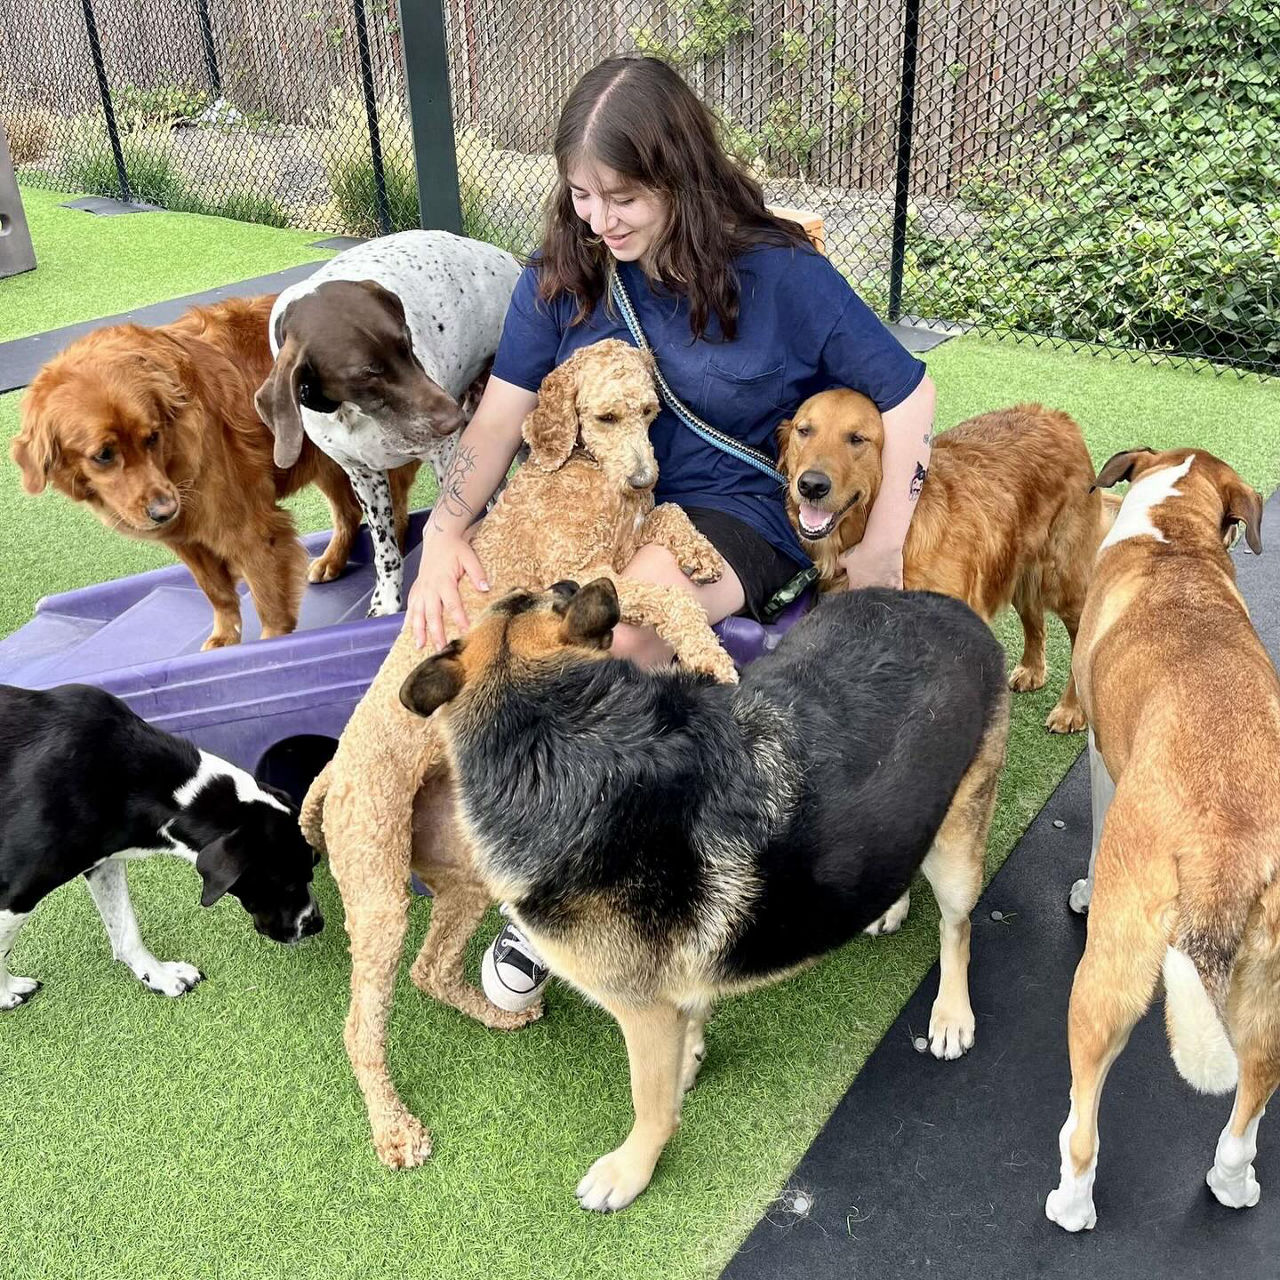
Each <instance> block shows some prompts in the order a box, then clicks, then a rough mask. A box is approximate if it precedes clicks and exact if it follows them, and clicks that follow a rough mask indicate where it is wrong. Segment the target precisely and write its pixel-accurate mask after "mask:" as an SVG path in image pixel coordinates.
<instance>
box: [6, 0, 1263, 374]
mask: <svg viewBox="0 0 1280 1280" xmlns="http://www.w3.org/2000/svg"><path fill="white" fill-rule="evenodd" d="M437 2H438V0H404V3H405V4H406V5H408V4H422V3H427V4H434V3H437ZM442 3H443V19H444V30H445V39H446V44H447V51H446V52H447V61H448V67H449V92H450V96H451V99H452V110H453V126H454V142H455V149H456V155H457V176H458V187H459V197H460V202H461V207H462V213H463V226H464V229H465V230H466V231H467V233H469V234H471V235H474V236H478V237H481V238H483V239H487V240H492V241H495V242H497V243H499V244H502V245H504V246H506V247H508V248H511V249H514V250H517V251H528V250H529V249H531V248H532V247H533V246H534V245H535V244H536V242H537V239H538V234H539V224H540V219H541V206H542V201H543V198H544V197H545V195H546V193H547V191H548V189H549V187H550V185H551V178H552V174H553V162H552V160H551V158H550V155H549V147H550V139H551V135H552V132H553V130H554V126H555V121H556V117H557V114H558V112H559V108H560V105H561V103H562V102H563V101H564V98H565V96H566V95H567V93H568V91H569V89H570V87H571V86H572V84H573V83H574V81H575V79H576V78H577V76H578V75H580V74H581V73H582V72H583V71H584V70H586V69H587V68H588V67H589V66H591V65H592V64H593V63H595V62H596V61H598V60H599V59H600V58H602V57H605V56H607V55H610V54H614V53H620V52H646V53H651V54H654V55H656V56H659V57H662V58H665V59H667V60H669V61H671V62H673V63H674V64H675V65H677V66H678V67H679V69H680V70H681V71H682V72H683V74H684V75H685V76H686V78H687V79H688V80H689V81H690V82H691V83H692V84H693V85H694V86H695V87H696V89H697V90H698V91H699V92H700V93H701V94H702V96H703V97H704V98H705V99H706V100H707V101H708V102H709V103H710V104H711V106H712V107H713V108H714V109H715V110H716V112H717V113H718V114H719V116H720V118H721V120H722V121H723V126H724V133H725V138H726V142H727V144H728V145H729V147H730V148H731V150H732V151H733V153H734V154H735V155H736V156H737V157H738V159H739V160H740V162H741V163H742V164H743V165H745V166H747V167H748V168H749V169H751V170H752V171H753V172H754V173H755V174H756V175H757V177H758V178H759V180H760V182H761V183H762V184H763V186H764V189H765V192H766V195H767V198H768V199H769V200H770V202H771V203H773V204H774V205H777V206H784V207H789V208H795V209H800V210H804V211H806V212H810V213H816V214H818V215H821V217H822V219H823V223H824V229H825V247H826V251H827V252H828V254H829V255H830V256H831V258H832V259H833V260H834V261H835V262H836V263H837V265H838V266H839V267H840V268H841V270H843V271H844V272H845V273H846V274H847V275H848V277H849V278H850V279H851V280H852V281H853V283H854V284H855V286H856V287H857V288H858V289H859V290H860V292H862V294H863V295H864V296H865V297H866V298H867V300H868V301H869V302H870V303H871V304H872V305H873V306H875V307H876V308H877V309H878V310H880V312H881V313H882V314H886V315H890V316H891V317H892V318H899V317H901V318H905V319H908V320H915V321H918V322H925V323H928V324H932V325H953V326H954V325H958V326H963V327H972V328H977V329H979V330H982V331H988V332H998V333H1005V332H1015V333H1020V334H1028V335H1032V336H1034V337H1036V338H1039V339H1045V340H1049V341H1054V342H1071V343H1084V344H1097V345H1100V346H1103V347H1105V348H1110V349H1115V350H1125V351H1130V352H1139V353H1145V354H1147V355H1149V356H1151V357H1154V358H1164V357H1167V356H1172V355H1177V356H1187V357H1196V358H1205V359H1208V360H1211V361H1214V362H1216V363H1219V364H1222V365H1231V366H1234V367H1236V368H1238V369H1253V370H1258V371H1268V370H1274V369H1276V368H1277V366H1278V365H1280V0H1162V2H1161V3H1148V2H1147V0H1116V2H1114V3H1105V2H1103V0H863V2H861V3H858V4H853V3H849V2H848V0H665V2H660V0H659V2H654V0H610V2H609V3H604V4H599V5H594V6H586V5H581V4H579V3H577V2H576V0H442ZM95 29H96V43H97V44H98V46H99V47H100V51H101V59H100V65H101V75H99V73H98V69H97V64H96V63H95V54H94V44H95V40H94V38H93V32H94V30H95ZM913 34H914V38H909V37H911V36H912V35H913ZM104 98H105V100H106V101H107V102H109V104H110V107H111V116H112V117H113V118H114V133H115V135H116V137H117V138H118V148H116V147H114V146H113V144H112V141H111V132H112V131H111V130H110V129H109V128H108V112H107V110H106V109H105V107H104ZM407 102H408V95H407V94H406V90H405V69H404V51H403V46H402V39H401V31H400V26H399V12H398V10H397V8H396V5H395V3H394V0H391V2H390V3H388V2H386V0H378V2H376V3H375V2H374V0H0V120H3V122H4V125H5V127H6V129H7V131H8V134H9V140H10V146H11V148H12V150H13V152H14V158H15V162H16V164H17V166H18V170H19V176H20V178H21V179H22V180H23V181H24V182H27V183H31V184H40V185H46V186H50V187H54V188H57V189H65V190H70V191H76V192H96V193H100V194H111V195H120V194H121V192H122V185H121V177H122V171H123V177H124V180H125V181H126V182H127V188H128V192H129V194H130V196H131V197H132V198H133V199H135V200H141V201H146V202H150V203H154V204H157V205H161V206H163V207H165V208H169V209H179V210H189V211H197V212H203V213H214V214H221V215H223V216H227V217H233V218H240V219H246V220H250V221H259V222H268V223H273V224H276V225H281V226H285V225H287V226H297V227H305V228H308V229H311V230H316V231H327V232H340V233H346V234H351V235H376V234H378V233H379V232H380V231H386V230H397V229H401V228H404V227H409V226H416V225H417V223H418V198H417V177H416V174H415V171H414V148H413V143H412V132H411V126H410V120H409V114H408V109H407V105H406V104H407ZM420 127H424V128H427V127H436V126H435V125H434V124H430V123H428V122H423V123H421V125H420ZM428 180H429V181H433V182H434V181H447V182H451V181H452V175H446V174H441V175H435V174H432V175H428Z"/></svg>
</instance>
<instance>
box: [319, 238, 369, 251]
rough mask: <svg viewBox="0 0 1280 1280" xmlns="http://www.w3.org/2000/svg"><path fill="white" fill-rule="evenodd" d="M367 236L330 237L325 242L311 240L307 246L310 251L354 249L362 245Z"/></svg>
mask: <svg viewBox="0 0 1280 1280" xmlns="http://www.w3.org/2000/svg"><path fill="white" fill-rule="evenodd" d="M368 238H369V237H368V236H330V237H329V238H328V239H327V240H312V241H311V242H310V244H309V245H308V246H307V247H308V248H310V249H354V248H355V246H356V245H358V244H364V243H365V241H366V240H368Z"/></svg>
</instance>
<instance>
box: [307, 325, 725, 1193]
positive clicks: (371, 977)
mask: <svg viewBox="0 0 1280 1280" xmlns="http://www.w3.org/2000/svg"><path fill="white" fill-rule="evenodd" d="M651 368H652V361H651V359H650V358H649V357H648V356H647V355H646V354H644V353H641V352H639V351H637V350H636V349H635V348H634V347H631V346H629V345H628V344H627V343H624V342H620V341H617V340H615V339H610V340H607V341H604V342H598V343H596V344H594V345H593V346H590V347H586V348H583V349H582V350H581V351H579V352H577V353H575V354H574V355H573V356H572V357H571V358H570V359H569V360H567V361H566V362H565V363H564V364H563V365H561V366H560V367H559V368H557V369H555V370H554V371H553V372H552V373H551V374H549V375H548V377H547V378H546V380H545V381H544V382H543V384H542V387H541V389H540V391H539V397H538V404H537V407H536V408H535V409H534V410H533V412H532V413H531V414H530V415H529V416H528V418H527V419H526V420H525V423H524V427H523V433H524V438H525V441H526V443H527V444H528V446H529V450H530V454H529V461H528V463H527V464H526V465H524V466H523V467H521V468H520V470H519V471H517V472H516V474H515V476H514V477H513V478H512V480H511V483H510V484H509V485H508V486H507V488H506V489H505V490H504V491H503V493H502V495H501V496H500V497H499V499H498V501H497V503H496V504H495V506H494V508H493V510H492V511H491V512H490V513H489V514H488V515H487V516H486V517H485V518H484V520H483V521H482V522H481V524H480V525H479V526H478V527H477V529H476V533H475V537H474V539H473V546H474V547H475V550H476V552H477V554H478V556H479V558H480V562H481V563H482V564H483V565H484V566H485V570H486V572H487V574H488V577H489V582H490V584H491V590H490V592H489V593H488V594H487V595H482V594H481V593H480V592H478V591H476V590H475V589H474V588H473V587H471V585H470V584H469V583H468V582H467V581H466V580H465V579H464V580H463V582H462V583H461V584H460V586H461V591H462V599H463V605H464V608H465V609H466V610H467V613H468V616H469V617H471V618H474V617H476V616H478V615H479V614H480V612H481V611H482V610H483V608H484V605H485V604H486V603H487V601H488V600H491V599H496V598H497V597H498V596H499V595H501V594H502V593H504V592H506V591H509V590H511V589H513V588H516V587H528V588H535V589H541V588H544V587H546V586H548V585H550V584H551V583H553V582H556V581H560V580H563V579H569V578H576V579H578V580H579V581H582V582H586V581H589V580H590V579H592V578H595V577H597V576H600V575H602V574H603V575H604V576H607V577H610V578H611V579H612V580H613V581H614V583H615V584H616V586H617V588H618V593H619V596H620V599H621V606H622V613H623V617H624V618H626V619H627V620H628V621H630V622H634V623H637V624H648V625H652V626H654V627H655V628H656V629H657V631H658V633H659V634H660V635H661V636H662V637H663V638H664V639H665V640H667V641H668V643H670V644H671V645H672V647H673V648H674V649H675V651H676V653H677V655H678V657H679V659H680V660H681V661H682V662H684V663H686V664H688V665H690V666H692V667H694V668H696V669H699V670H702V671H705V672H708V673H710V674H712V675H714V676H715V677H717V678H718V679H721V680H725V681H733V680H736V678H737V676H736V673H735V671H734V668H733V664H732V662H731V660H730V659H729V656H728V655H727V654H726V653H725V651H724V650H723V649H722V648H721V647H720V645H719V643H718V641H717V640H716V637H715V634H714V632H712V630H711V629H710V627H709V626H708V624H707V618H706V614H705V613H704V612H703V610H702V608H701V607H700V606H699V605H698V604H697V602H696V601H695V600H694V599H693V597H692V596H691V595H689V594H688V593H687V592H684V591H682V590H680V589H678V588H675V587H663V586H651V585H649V584H646V583H639V582H634V581H632V580H630V579H627V578H622V577H620V576H619V571H620V570H621V569H622V568H623V567H624V566H625V565H626V564H627V563H628V561H629V560H630V559H631V558H632V556H633V555H634V554H635V552H636V551H637V550H638V549H639V548H640V547H641V546H643V545H645V544H647V543H657V544H660V545H662V546H664V547H666V548H667V549H668V550H670V551H671V553H672V554H673V555H674V556H675V558H676V560H677V562H678V563H679V564H680V566H681V568H682V569H683V570H684V571H685V573H687V574H688V575H689V576H690V577H691V578H693V579H694V580H695V581H700V582H713V581H715V580H716V579H717V578H718V577H719V575H720V573H721V572H722V570H723V562H722V561H721V560H720V557H719V555H718V553H717V552H716V550H715V548H714V547H712V546H711V544H710V543H709V542H707V541H706V539H705V538H703V537H702V535H701V534H699V533H698V532H697V531H696V530H695V529H694V528H693V526H692V525H691V524H690V523H689V520H688V518H687V517H686V516H685V514H684V512H683V511H681V510H680V509H679V508H678V507H674V506H670V505H663V506H660V507H656V508H655V507H654V505H653V486H654V484H655V482H656V480H657V474H658V472H657V463H656V460H655V458H654V454H653V449H652V446H651V445H650V443H649V424H650V423H651V422H652V421H653V418H654V416H655V415H656V413H657V411H658V400H657V395H656V393H655V390H654V385H653V379H652V376H651V373H650V370H651ZM450 638H452V636H451V637H450ZM423 656H424V654H423V652H422V651H421V650H419V649H417V648H415V646H414V641H413V635H412V632H411V630H410V629H408V628H406V629H405V630H404V631H402V632H401V634H400V636H399V638H398V639H397V640H396V642H395V644H394V645H393V646H392V649H391V651H390V653H389V654H388V655H387V658H386V661H385V662H384V663H383V664H382V668H381V670H380V671H379V672H378V674H377V676H376V677H375V678H374V681H373V683H372V685H371V686H370V687H369V691H368V692H367V693H366V694H365V696H364V698H363V700H362V701H361V702H360V704H359V705H358V706H357V707H356V709H355V712H354V713H353V715H352V717H351V720H350V722H349V724H348V725H347V728H346V730H345V731H344V733H343V735H342V738H341V740H340V742H339V743H338V750H337V753H336V754H335V755H334V758H333V760H332V761H331V762H330V763H329V765H328V766H327V767H326V769H325V770H324V771H323V772H322V773H321V774H320V776H319V777H318V778H317V779H316V781H315V783H314V784H313V785H312V787H311V790H310V792H309V793H308V795H307V798H306V800H305V802H304V804H303V809H302V828H303V831H304V832H305V833H306V835H307V838H308V839H309V840H310V841H311V842H312V844H313V845H315V846H316V847H317V848H319V849H322V850H327V852H328V856H329V862H330V866H331V867H332V870H333V874H334V878H335V880H336V881H337V883H338V888H339V890H340V891H341V894H342V901H343V905H344V907H345V910H346V928H347V934H348V936H349V938H350V942H351V1008H350V1012H349V1015H348V1017H347V1023H346V1032H345V1041H346V1047H347V1053H348V1055H349V1056H350V1059H351V1066H352V1069H353V1070H354V1072H355V1076H356V1079H357V1081H358V1082H359V1085H360V1089H361V1092H362V1093H363V1095H364V1099H365V1103H366V1105H367V1107H368V1111H369V1123H370V1126H371V1127H372V1130H373V1141H374V1146H375V1147H376V1149H377V1152H378V1156H379V1158H380V1159H381V1160H382V1161H383V1162H384V1163H385V1164H387V1165H390V1166H391V1167H392V1168H404V1167H408V1166H412V1165H417V1164H421V1163H422V1161H424V1160H425V1159H426V1158H427V1157H428V1156H429V1155H430V1152H431V1139H430V1135H429V1133H428V1131H427V1129H426V1128H425V1126H424V1125H423V1124H422V1123H421V1121H419V1120H418V1119H417V1117H416V1116H414V1115H413V1114H412V1113H411V1112H410V1111H409V1110H408V1108H407V1107H406V1106H405V1104H404V1102H403V1101H402V1100H401V1099H400V1097H399V1095H398V1094H397V1092H396V1089H395V1085H394V1084H393V1083H392V1081H391V1078H390V1075H389V1074H388V1071H387V1057H386V1037H387V1018H388V1014H389V1011H390V1006H391V998H392V991H393V988H394V985H395V978H396V971H397V969H398V967H399V964H400V957H401V952H402V950H403V944H404V936H405V930H406V928H407V925H408V915H409V878H410V870H411V869H412V870H414V871H416V872H417V873H418V875H419V876H420V877H421V878H422V879H423V880H424V881H425V882H426V884H427V885H428V886H429V887H430V888H431V890H432V893H433V895H434V899H435V900H434V904H433V906H432V910H431V926H430V929H429V931H428V933H427V937H426V940H425V941H424V942H423V945H422V949H421V951H420V952H419V954H418V958H417V960H416V961H415V963H414V965H413V969H412V972H411V975H410V976H411V977H412V980H413V982H414V983H415V985H417V986H418V988H419V989H420V990H422V991H424V992H426V993H427V994H428V995H432V996H435V997H436V998H437V999H438V1000H441V1001H443V1002H444V1003H446V1004H450V1005H453V1006H454V1007H455V1008H457V1009H460V1010H461V1011H462V1012H464V1013H467V1014H469V1015H470V1016H471V1017H473V1018H476V1019H478V1020H479V1021H481V1022H483V1023H484V1024H485V1025H486V1026H489V1027H494V1028H502V1029H514V1028H516V1027H519V1026H522V1025H524V1024H525V1023H526V1022H529V1021H531V1020H532V1019H534V1018H536V1017H538V1016H539V1015H540V1014H541V1007H540V1006H535V1007H534V1008H533V1009H529V1010H526V1011H524V1012H522V1013H516V1014H512V1013H506V1012H504V1011H503V1010H500V1009H497V1008H495V1007H494V1006H493V1005H491V1004H490V1003H489V1002H488V1001H487V1000H486V999H485V998H484V996H483V995H482V994H481V993H480V992H479V991H478V990H477V989H476V988H474V987H473V986H471V985H470V984H469V983H468V982H467V981H466V980H465V978H464V976H463V956H464V950H465V947H466V944H467V941H468V939H469V938H470V937H471V934H472V933H473V932H474V930H475V928H476V926H477V925H478V924H479V922H480V919H481V917H482V916H483V915H484V913H485V911H486V910H487V908H488V906H489V904H490V901H491V898H490V896H489V893H488V891H487V890H486V889H485V888H484V886H483V885H482V884H481V882H480V880H479V879H478V877H477V876H476V874H475V871H474V869H473V867H472V863H471V856H470V851H469V849H468V847H467V845H466V843H465V841H464V840H463V839H462V838H461V835H460V831H459V828H458V826H457V824H456V823H455V820H454V801H453V790H452V782H451V779H450V778H449V776H448V772H447V767H446V765H445V762H444V757H443V752H442V747H441V743H440V739H439V736H438V734H437V731H436V729H435V726H434V725H433V724H432V723H431V722H430V721H427V722H425V723H424V722H423V721H422V720H421V719H419V718H418V717H417V716H415V715H413V714H412V713H411V712H409V711H407V710H406V709H405V708H404V707H403V706H402V705H401V702H400V686H401V685H402V684H403V683H404V680H405V677H406V676H407V675H408V674H409V672H410V671H412V670H413V669H414V668H415V667H416V666H417V665H418V664H419V663H420V662H421V661H422V658H423Z"/></svg>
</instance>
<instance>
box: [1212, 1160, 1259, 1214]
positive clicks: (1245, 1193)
mask: <svg viewBox="0 0 1280 1280" xmlns="http://www.w3.org/2000/svg"><path fill="white" fill-rule="evenodd" d="M1204 1180H1205V1182H1206V1183H1207V1184H1208V1186H1209V1190H1210V1191H1212V1192H1213V1198H1214V1199H1215V1200H1216V1201H1217V1202H1218V1203H1219V1204H1222V1205H1226V1207H1227V1208H1228V1209H1252V1208H1253V1206H1254V1205H1255V1204H1257V1203H1258V1200H1259V1199H1260V1198H1261V1196H1262V1188H1261V1187H1260V1186H1259V1185H1258V1179H1257V1178H1256V1177H1254V1173H1253V1165H1251V1164H1250V1165H1246V1166H1245V1168H1244V1170H1243V1171H1242V1172H1240V1173H1238V1174H1232V1173H1230V1172H1229V1171H1227V1170H1225V1169H1220V1168H1219V1167H1218V1166H1217V1165H1216V1164H1215V1165H1214V1166H1213V1168H1211V1169H1210V1170H1209V1172H1208V1173H1207V1174H1205V1179H1204Z"/></svg>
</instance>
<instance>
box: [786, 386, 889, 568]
mask: <svg viewBox="0 0 1280 1280" xmlns="http://www.w3.org/2000/svg"><path fill="white" fill-rule="evenodd" d="M883 445H884V423H883V422H882V420H881V418H880V412H879V410H878V409H877V408H876V407H875V405H874V404H872V402H871V401H870V400H868V399H867V397H866V396H864V395H860V394H859V393H858V392H856V391H849V390H847V389H844V388H839V389H837V390H834V391H823V392H821V393H820V394H818V395H816V396H811V397H810V398H809V399H808V400H806V401H805V402H804V404H802V405H801V406H800V408H799V409H798V410H797V412H796V415H795V417H794V418H791V419H789V420H787V421H786V422H783V423H781V424H779V426H778V460H779V462H780V464H781V470H782V472H783V474H784V475H785V476H786V477H787V514H788V515H789V516H790V517H791V523H792V524H793V525H794V526H795V529H796V532H797V533H798V534H799V535H800V537H801V539H802V540H803V541H804V542H805V543H806V544H813V543H820V542H822V541H823V540H824V539H826V538H829V537H830V536H831V534H832V533H834V532H835V531H836V530H837V529H838V528H839V526H840V525H841V524H842V522H844V520H845V517H846V516H847V515H850V514H851V513H861V514H862V517H863V519H862V520H858V521H856V524H857V537H854V538H852V539H850V540H844V539H838V540H839V541H841V542H843V545H842V546H841V547H840V548H839V550H841V551H843V550H845V549H846V548H847V547H849V546H852V545H853V543H854V542H856V541H858V539H859V538H860V537H861V530H862V525H863V523H864V522H865V513H866V511H867V510H868V509H869V508H870V506H871V504H872V503H873V502H874V501H875V498H876V494H877V493H878V492H879V491H880V477H881V471H880V450H881V448H882V446H883ZM851 523H853V522H852V521H851ZM810 550H811V551H812V548H810ZM837 554H838V552H837Z"/></svg>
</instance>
